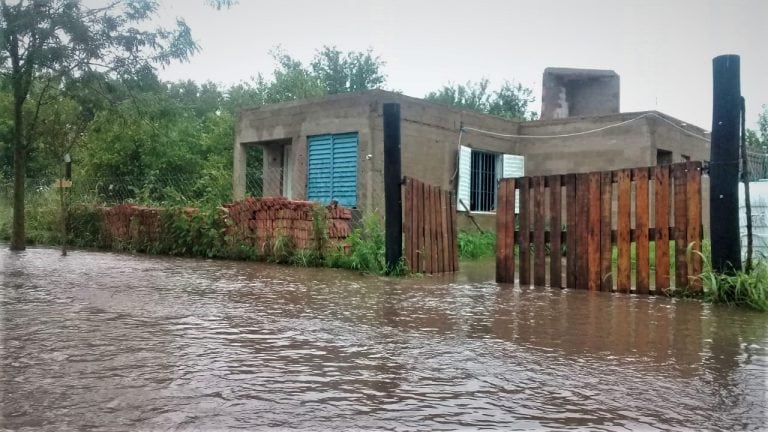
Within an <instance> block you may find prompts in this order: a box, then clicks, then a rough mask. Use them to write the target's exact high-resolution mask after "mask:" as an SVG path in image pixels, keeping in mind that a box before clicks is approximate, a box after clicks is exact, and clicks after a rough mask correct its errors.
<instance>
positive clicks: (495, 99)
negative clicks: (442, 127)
mask: <svg viewBox="0 0 768 432" xmlns="http://www.w3.org/2000/svg"><path fill="white" fill-rule="evenodd" d="M489 87H490V81H489V80H488V79H487V78H483V79H481V80H480V81H478V82H472V81H467V83H466V84H448V85H444V86H443V87H442V88H440V89H439V90H436V91H433V92H430V93H428V94H427V95H426V96H425V97H424V99H426V100H429V101H432V102H438V103H442V104H446V105H451V106H455V107H457V108H462V109H467V110H472V111H478V112H482V113H486V114H492V115H495V116H499V117H503V118H507V119H512V120H533V119H535V118H536V117H537V115H536V113H535V112H534V111H532V110H530V107H529V106H530V104H532V103H533V102H534V101H535V98H534V97H533V91H532V90H531V89H529V88H527V87H524V86H523V85H522V84H519V83H518V84H515V83H512V82H510V81H505V82H504V83H503V84H502V86H501V87H500V88H499V89H498V90H495V91H493V90H490V89H489Z"/></svg>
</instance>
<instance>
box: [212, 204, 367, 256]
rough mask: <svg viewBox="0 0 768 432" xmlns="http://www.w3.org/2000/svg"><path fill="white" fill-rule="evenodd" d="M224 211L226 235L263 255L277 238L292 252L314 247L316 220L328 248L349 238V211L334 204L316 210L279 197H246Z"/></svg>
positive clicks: (227, 206)
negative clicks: (323, 228) (227, 226)
mask: <svg viewBox="0 0 768 432" xmlns="http://www.w3.org/2000/svg"><path fill="white" fill-rule="evenodd" d="M224 208H225V209H226V210H227V215H228V217H229V219H230V221H231V222H232V223H231V225H230V232H229V234H235V235H236V237H237V239H238V241H239V242H242V243H246V244H249V245H251V246H253V247H256V248H257V250H260V251H265V250H266V248H268V246H269V245H270V243H271V242H273V241H274V240H275V239H276V238H278V237H280V236H283V237H285V238H287V239H289V240H290V242H291V244H292V246H293V247H294V248H295V249H300V250H301V249H312V248H315V247H317V245H316V241H315V232H314V227H315V224H316V223H317V222H316V221H315V218H316V217H318V216H320V217H321V219H324V221H325V225H326V230H327V236H326V238H327V239H328V240H329V242H330V243H331V244H333V243H336V242H338V241H340V240H343V239H345V238H347V236H349V233H350V226H349V224H350V220H351V219H352V212H351V210H350V209H347V208H344V207H341V206H339V205H337V204H335V203H333V204H331V205H329V206H327V207H320V206H318V204H317V203H314V202H311V201H296V200H289V199H287V198H283V197H270V198H254V197H249V198H246V199H244V200H241V201H237V202H234V203H231V204H225V205H224ZM317 212H321V213H320V214H319V215H318V214H317Z"/></svg>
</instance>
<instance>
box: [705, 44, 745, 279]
mask: <svg viewBox="0 0 768 432" xmlns="http://www.w3.org/2000/svg"><path fill="white" fill-rule="evenodd" d="M739 63H740V61H739V56H737V55H722V56H718V57H715V58H714V59H713V60H712V72H713V86H712V88H713V99H712V140H711V153H710V168H709V177H710V187H709V209H710V220H711V227H710V237H711V241H712V268H713V270H715V271H716V272H720V273H731V272H733V270H740V269H741V241H740V233H739V117H740V103H741V83H740V71H739V69H740V68H739V66H740V65H739Z"/></svg>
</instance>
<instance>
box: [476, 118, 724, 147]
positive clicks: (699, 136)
mask: <svg viewBox="0 0 768 432" xmlns="http://www.w3.org/2000/svg"><path fill="white" fill-rule="evenodd" d="M645 117H656V118H659V119H661V120H663V121H665V122H667V123H669V124H670V125H672V126H674V127H675V128H677V129H679V130H681V131H682V132H684V133H686V134H688V135H690V136H692V137H694V138H698V139H700V140H702V141H706V142H709V139H708V138H705V137H703V136H701V135H697V134H695V133H693V132H691V131H689V130H687V129H685V128H683V127H681V126H679V125H677V124H675V123H674V122H671V121H669V120H668V119H666V118H664V117H662V116H660V115H658V114H656V113H645V114H642V115H639V116H637V117H635V118H632V119H629V120H625V121H623V122H619V123H614V124H610V125H607V126H603V127H600V128H597V129H591V130H587V131H582V132H574V133H569V134H561V135H515V134H505V133H500V132H493V131H488V130H484V129H478V128H473V127H467V126H463V127H462V128H461V130H462V131H464V130H466V131H472V132H478V133H483V134H486V135H492V136H497V137H501V138H533V139H550V138H568V137H574V136H580V135H588V134H592V133H597V132H601V131H604V130H607V129H611V128H615V127H620V126H624V125H626V124H629V123H632V122H634V121H637V120H640V119H642V118H645Z"/></svg>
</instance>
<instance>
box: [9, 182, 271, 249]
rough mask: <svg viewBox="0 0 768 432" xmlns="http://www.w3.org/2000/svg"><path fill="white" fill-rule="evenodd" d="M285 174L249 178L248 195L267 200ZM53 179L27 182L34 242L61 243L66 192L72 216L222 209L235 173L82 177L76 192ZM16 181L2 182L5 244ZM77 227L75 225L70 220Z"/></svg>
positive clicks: (28, 214)
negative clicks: (100, 209)
mask: <svg viewBox="0 0 768 432" xmlns="http://www.w3.org/2000/svg"><path fill="white" fill-rule="evenodd" d="M282 176H283V173H282V170H280V169H270V170H265V171H264V172H262V173H257V174H254V175H249V176H248V177H247V191H248V194H249V195H251V196H262V194H263V191H264V190H268V189H270V188H274V187H275V185H280V184H281V183H282V181H283V178H282ZM56 183H57V181H56V179H54V178H32V179H27V181H26V188H25V209H26V219H27V224H26V225H27V237H28V240H29V241H30V242H32V243H58V242H59V241H60V240H61V239H60V235H61V230H60V223H61V222H60V218H61V211H62V192H64V194H63V198H64V202H65V204H66V207H67V208H69V209H71V211H76V209H78V208H80V207H83V206H117V205H121V204H135V205H140V206H152V207H164V208H171V207H198V208H208V207H211V208H213V207H217V206H220V205H221V204H223V203H227V202H230V201H231V198H232V177H231V174H230V173H207V174H206V173H204V174H202V175H200V176H188V175H175V174H172V173H169V174H165V175H148V176H142V177H139V176H132V177H78V176H77V175H75V176H74V178H73V179H72V182H71V187H68V188H65V189H64V190H63V191H62V190H60V189H59V188H58V187H57V185H56ZM12 198H13V182H12V181H11V180H10V179H6V180H2V179H0V239H7V238H9V236H10V224H11V209H12ZM71 222H72V223H76V221H71Z"/></svg>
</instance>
